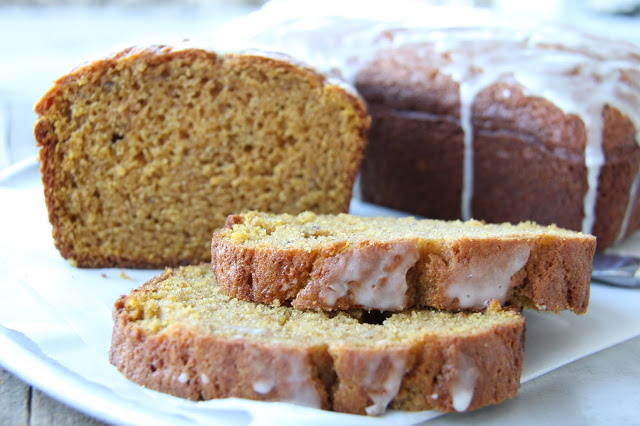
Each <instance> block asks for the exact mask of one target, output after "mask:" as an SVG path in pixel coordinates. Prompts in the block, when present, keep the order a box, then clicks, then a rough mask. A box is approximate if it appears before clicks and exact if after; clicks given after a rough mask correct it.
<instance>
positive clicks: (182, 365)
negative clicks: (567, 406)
mask: <svg viewBox="0 0 640 426" xmlns="http://www.w3.org/2000/svg"><path fill="white" fill-rule="evenodd" d="M113 316H114V321H115V325H114V329H113V340H112V344H111V350H110V360H111V363H113V364H114V365H115V366H116V367H117V368H118V369H119V370H120V371H121V372H122V373H123V374H124V375H125V376H126V377H127V378H129V379H130V380H132V381H134V382H136V383H138V384H141V385H143V386H146V387H148V388H150V389H155V390H158V391H161V392H166V393H170V394H173V395H176V396H179V397H183V398H189V399H193V400H207V399H212V398H225V397H240V398H247V399H254V400H263V401H288V402H292V403H296V404H301V405H306V406H311V407H316V408H322V409H327V410H335V411H341V412H347V413H359V414H369V415H377V414H381V413H383V412H384V411H385V410H386V409H387V408H392V409H399V410H411V411H415V410H428V409H437V410H441V411H466V410H473V409H476V408H479V407H482V406H485V405H488V404H495V403H498V402H501V401H503V400H505V399H507V398H511V397H513V396H515V394H516V393H517V391H518V388H519V386H520V374H521V369H522V356H523V346H524V338H525V325H524V317H523V316H522V315H521V314H520V313H519V312H517V311H516V310H509V309H506V310H504V309H501V308H500V307H499V305H498V304H497V303H493V304H491V305H490V306H489V307H488V308H487V309H486V311H485V312H482V313H478V312H477V313H463V312H459V313H454V312H445V311H437V310H432V309H424V310H406V311H402V312H397V313H390V314H387V315H383V314H382V313H378V314H374V313H371V314H369V313H366V312H362V311H351V312H324V311H312V310H299V309H295V308H292V307H286V306H273V305H261V304H256V303H252V302H246V301H242V300H238V299H234V298H231V297H228V296H226V295H224V294H223V293H222V291H221V290H220V288H219V287H218V286H217V285H216V281H215V278H214V275H213V273H212V271H211V269H210V268H209V266H208V265H200V266H187V267H180V268H178V269H167V270H165V271H164V272H163V273H162V274H161V275H159V276H157V277H156V278H154V279H152V280H150V281H149V282H147V283H146V284H144V285H142V286H141V287H140V288H138V289H135V290H133V291H132V292H131V293H130V294H129V295H127V296H125V295H123V296H122V297H121V298H120V299H119V300H118V301H117V302H116V304H115V307H114V312H113Z"/></svg>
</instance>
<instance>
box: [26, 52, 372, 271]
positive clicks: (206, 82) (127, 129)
mask: <svg viewBox="0 0 640 426" xmlns="http://www.w3.org/2000/svg"><path fill="white" fill-rule="evenodd" d="M354 93H355V92H353V93H352V92H350V91H349V89H348V88H347V87H346V86H344V85H342V84H338V82H334V81H329V80H327V79H325V78H324V77H323V76H322V75H320V74H318V73H317V72H315V71H313V70H312V69H310V68H307V67H306V66H303V65H300V64H297V63H295V62H292V61H291V60H290V59H289V58H286V57H280V56H276V55H273V54H267V53H260V52H253V53H248V52H247V53H237V54H224V55H222V54H216V53H215V52H213V51H211V50H207V49H204V48H197V47H194V46H193V45H192V44H185V45H182V46H173V47H168V46H151V47H145V48H142V47H141V48H134V49H128V50H125V51H123V52H120V53H118V54H116V55H114V56H112V57H108V58H105V59H102V60H98V61H94V62H91V63H89V64H87V65H85V66H83V67H80V68H78V69H77V70H75V71H73V72H72V73H70V74H68V75H66V76H64V77H62V78H61V79H59V80H58V81H57V82H56V83H55V85H54V86H53V87H52V88H51V90H50V91H49V92H48V93H46V94H45V95H44V97H43V98H42V99H41V100H40V101H39V103H38V104H37V105H36V107H35V109H36V112H37V113H38V115H39V118H38V122H37V124H36V127H35V136H36V139H37V142H38V144H39V145H40V160H41V162H42V167H41V169H42V179H43V183H44V187H45V197H46V204H47V207H48V211H49V220H50V222H51V224H52V225H53V237H54V241H55V245H56V247H57V248H58V249H59V251H60V252H61V254H62V256H64V257H65V258H68V259H70V260H71V261H72V262H73V263H75V264H76V265H78V266H83V267H102V266H120V267H165V266H171V265H178V264H192V263H193V264H195V263H199V262H208V261H209V260H210V248H211V247H210V235H211V234H212V233H213V231H214V230H215V229H217V228H220V227H221V226H223V225H224V223H225V219H226V217H227V216H228V215H229V214H231V213H236V212H238V211H243V210H246V209H259V210H264V211H273V212H288V213H299V212H301V211H305V210H312V211H318V212H322V213H338V212H342V211H346V210H347V209H348V206H349V200H350V199H351V190H352V184H353V181H354V179H355V176H356V173H357V170H358V167H359V164H360V160H361V156H362V150H363V149H364V146H365V141H366V140H365V132H366V129H367V127H368V123H369V118H368V116H367V114H366V110H365V106H364V103H363V102H362V101H361V100H360V98H359V97H358V96H357V95H355V94H354Z"/></svg>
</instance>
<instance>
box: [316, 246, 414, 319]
mask: <svg viewBox="0 0 640 426" xmlns="http://www.w3.org/2000/svg"><path fill="white" fill-rule="evenodd" d="M418 258H419V254H418V248H417V244H416V241H415V240H406V241H398V242H393V243H389V244H388V245H387V246H386V247H379V246H375V245H366V246H362V247H359V248H357V249H354V250H345V251H343V252H341V253H339V254H338V255H337V256H336V258H335V261H334V263H333V264H332V265H331V269H330V271H329V273H327V275H326V276H325V280H326V281H325V282H326V286H325V287H323V289H322V290H321V292H320V298H321V300H323V301H324V302H325V303H326V304H327V305H329V306H333V305H335V303H336V301H337V300H338V299H340V298H342V297H344V296H347V295H349V296H350V298H351V300H352V302H353V303H354V304H357V305H360V306H363V307H365V308H366V309H381V310H391V309H399V308H402V307H404V305H405V304H406V293H407V271H409V269H410V268H411V267H412V266H413V265H415V263H416V262H417V261H418Z"/></svg>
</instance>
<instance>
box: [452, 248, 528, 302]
mask: <svg viewBox="0 0 640 426" xmlns="http://www.w3.org/2000/svg"><path fill="white" fill-rule="evenodd" d="M529 254H530V249H529V246H528V245H527V244H526V243H521V244H517V245H514V246H513V247H512V248H511V250H496V251H495V252H493V253H492V254H491V255H490V256H489V257H484V256H483V257H471V258H469V259H468V261H467V262H465V263H463V262H458V263H452V265H451V268H452V270H451V278H450V281H449V285H448V287H447V296H448V297H449V302H453V301H454V300H455V299H458V302H459V304H460V308H462V309H469V308H475V309H481V308H483V307H484V306H485V305H486V303H487V302H488V301H490V300H491V299H497V300H498V301H499V302H500V303H501V304H502V303H504V302H505V300H506V296H507V292H508V291H509V289H510V288H511V277H512V276H513V274H515V273H516V272H518V271H519V270H520V269H522V268H523V267H524V265H525V264H526V263H527V260H529Z"/></svg>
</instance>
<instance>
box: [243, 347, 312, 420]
mask: <svg viewBox="0 0 640 426" xmlns="http://www.w3.org/2000/svg"><path fill="white" fill-rule="evenodd" d="M285 351H286V349H284V348H283V351H282V352H276V353H275V354H274V357H265V356H264V354H263V353H260V354H259V356H258V357H256V360H257V361H256V362H257V364H256V367H257V368H256V378H255V380H254V381H253V383H252V386H253V390H254V391H255V392H256V393H258V394H261V395H264V394H267V393H269V392H271V391H272V390H278V391H279V392H280V395H281V398H282V399H281V400H282V401H283V402H290V403H292V404H297V405H303V406H306V407H314V408H320V406H321V399H320V395H319V394H318V390H317V389H316V388H315V386H314V385H313V380H314V379H315V376H314V374H313V372H312V371H311V368H310V366H309V365H308V364H307V360H306V357H305V354H304V353H298V352H285ZM283 373H284V374H283Z"/></svg>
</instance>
